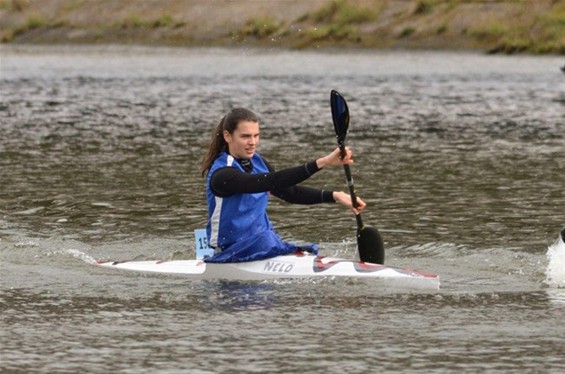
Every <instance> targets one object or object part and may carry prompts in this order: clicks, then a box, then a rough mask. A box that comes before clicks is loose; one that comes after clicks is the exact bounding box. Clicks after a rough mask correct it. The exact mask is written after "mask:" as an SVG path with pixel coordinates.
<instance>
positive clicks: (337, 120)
mask: <svg viewBox="0 0 565 374" xmlns="http://www.w3.org/2000/svg"><path fill="white" fill-rule="evenodd" d="M330 103H331V107H332V119H333V122H334V129H335V135H336V136H337V142H338V144H340V145H342V144H343V143H344V142H345V136H346V135H347V129H348V128H349V109H348V108H347V102H346V101H345V99H344V98H343V96H341V95H340V94H339V92H337V91H336V90H332V92H331V93H330Z"/></svg>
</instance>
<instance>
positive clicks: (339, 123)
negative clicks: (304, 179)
mask: <svg viewBox="0 0 565 374" xmlns="http://www.w3.org/2000/svg"><path fill="white" fill-rule="evenodd" d="M330 103H331V107H332V119H333V123H334V128H335V135H336V137H337V144H338V145H339V149H340V151H341V156H342V157H345V137H346V135H347V129H348V128H349V109H348V108H347V103H346V102H345V99H344V98H343V96H341V95H340V94H339V92H337V91H335V90H332V92H331V94H330ZM343 168H344V170H345V178H346V180H347V186H348V187H349V194H350V195H351V203H352V204H353V206H354V207H357V196H356V195H355V186H354V185H353V178H352V177H351V170H350V169H349V165H347V164H344V165H343ZM355 218H356V219H357V249H358V250H359V259H360V260H361V261H363V262H371V263H374V264H381V265H382V264H384V262H385V249H384V244H383V238H382V237H381V234H380V233H379V230H377V229H376V228H374V227H369V226H365V225H363V221H362V220H361V214H357V215H356V216H355Z"/></svg>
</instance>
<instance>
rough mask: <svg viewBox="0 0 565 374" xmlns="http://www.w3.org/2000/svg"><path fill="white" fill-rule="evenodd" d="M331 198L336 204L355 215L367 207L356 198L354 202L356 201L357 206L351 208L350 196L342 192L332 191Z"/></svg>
mask: <svg viewBox="0 0 565 374" xmlns="http://www.w3.org/2000/svg"><path fill="white" fill-rule="evenodd" d="M333 198H334V200H335V201H336V203H340V204H341V205H343V206H345V207H347V208H349V209H351V210H352V211H353V213H354V214H355V215H357V214H360V213H361V212H362V211H363V209H365V207H366V206H367V204H366V203H365V202H364V201H363V200H361V198H360V197H359V196H356V197H355V200H356V201H357V206H356V207H353V202H352V201H351V195H348V194H346V193H345V192H343V191H334V193H333Z"/></svg>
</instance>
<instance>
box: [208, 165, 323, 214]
mask: <svg viewBox="0 0 565 374" xmlns="http://www.w3.org/2000/svg"><path fill="white" fill-rule="evenodd" d="M265 163H266V164H267V167H268V168H269V170H270V172H268V173H260V174H249V173H245V172H243V171H241V170H239V169H236V168H234V167H225V168H221V169H218V170H217V171H216V172H215V173H214V174H213V175H212V178H211V181H210V188H211V189H212V192H213V193H214V195H216V196H219V197H227V196H231V195H234V194H238V193H257V192H267V191H270V192H271V193H272V194H273V195H275V196H277V197H279V198H281V199H283V200H285V201H287V202H290V203H295V204H317V203H321V202H334V199H333V193H332V191H323V190H318V189H315V188H311V187H304V186H297V184H298V183H300V182H302V181H304V180H306V179H308V178H309V177H310V176H312V175H313V174H314V173H316V172H318V171H319V170H320V169H319V168H318V166H317V165H316V162H315V161H311V162H308V163H306V164H304V165H301V166H296V167H292V168H287V169H282V170H279V171H274V170H273V168H272V167H271V165H269V164H268V163H267V162H266V161H265Z"/></svg>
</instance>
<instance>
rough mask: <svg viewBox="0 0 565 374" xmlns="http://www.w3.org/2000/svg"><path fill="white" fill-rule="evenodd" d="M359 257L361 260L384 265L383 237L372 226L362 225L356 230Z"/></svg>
mask: <svg viewBox="0 0 565 374" xmlns="http://www.w3.org/2000/svg"><path fill="white" fill-rule="evenodd" d="M357 247H358V248H359V259H360V260H361V261H363V262H370V263H373V264H380V265H384V263H385V245H384V242H383V238H382V236H381V234H380V233H379V230H377V229H376V228H374V227H368V226H364V227H362V228H361V229H360V230H358V231H357Z"/></svg>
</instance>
